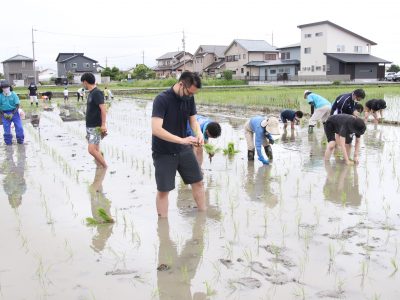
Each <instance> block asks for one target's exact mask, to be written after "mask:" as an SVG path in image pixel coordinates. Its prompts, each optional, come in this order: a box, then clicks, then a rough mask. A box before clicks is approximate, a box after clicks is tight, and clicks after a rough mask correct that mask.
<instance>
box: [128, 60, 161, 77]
mask: <svg viewBox="0 0 400 300" xmlns="http://www.w3.org/2000/svg"><path fill="white" fill-rule="evenodd" d="M155 75H156V74H155V72H154V71H153V70H152V69H150V68H149V67H147V66H146V65H144V64H138V65H136V67H135V69H134V70H133V72H132V76H133V78H135V79H149V78H155Z"/></svg>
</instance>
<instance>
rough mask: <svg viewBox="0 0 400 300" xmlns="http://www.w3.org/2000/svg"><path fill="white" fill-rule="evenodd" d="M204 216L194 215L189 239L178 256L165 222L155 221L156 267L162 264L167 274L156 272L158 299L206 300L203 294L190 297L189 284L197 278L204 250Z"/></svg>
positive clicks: (160, 219)
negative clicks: (156, 240)
mask: <svg viewBox="0 0 400 300" xmlns="http://www.w3.org/2000/svg"><path fill="white" fill-rule="evenodd" d="M205 222H206V213H205V212H196V214H195V218H194V221H193V227H192V236H191V238H190V239H188V240H187V241H186V242H185V244H184V245H183V247H182V250H181V252H180V254H178V249H177V245H176V243H175V242H173V241H172V240H171V237H170V230H169V223H168V219H167V218H159V219H158V229H157V232H158V238H159V241H160V246H159V251H158V265H161V264H165V265H167V266H168V267H170V268H169V269H167V270H164V271H162V270H159V271H157V282H158V291H159V297H160V299H171V300H172V299H173V300H175V299H206V294H205V293H201V292H196V293H194V295H193V296H192V293H191V289H190V288H191V280H192V279H193V278H194V276H195V275H196V270H197V266H198V264H199V262H200V259H201V257H202V253H203V249H204V225H205Z"/></svg>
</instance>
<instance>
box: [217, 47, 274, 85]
mask: <svg viewBox="0 0 400 300" xmlns="http://www.w3.org/2000/svg"><path fill="white" fill-rule="evenodd" d="M224 54H225V69H226V70H231V71H232V72H233V78H235V79H246V80H259V79H260V77H263V76H266V74H263V76H260V67H259V66H258V63H260V62H262V63H265V62H271V61H275V60H277V59H278V54H279V51H278V50H277V49H276V48H275V47H274V46H272V45H270V44H269V43H267V42H266V41H264V40H243V39H235V40H233V42H232V43H231V44H230V45H229V46H228V48H227V49H226V51H225V53H224ZM264 72H265V69H264Z"/></svg>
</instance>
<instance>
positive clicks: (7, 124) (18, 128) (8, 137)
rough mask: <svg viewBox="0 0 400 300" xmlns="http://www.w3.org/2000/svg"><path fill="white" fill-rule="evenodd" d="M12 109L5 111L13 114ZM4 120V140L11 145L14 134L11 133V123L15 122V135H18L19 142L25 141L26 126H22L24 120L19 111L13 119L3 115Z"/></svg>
mask: <svg viewBox="0 0 400 300" xmlns="http://www.w3.org/2000/svg"><path fill="white" fill-rule="evenodd" d="M12 112H13V111H12V110H8V111H4V113H5V114H12ZM1 119H2V121H3V129H4V135H3V136H4V142H5V143H6V144H7V145H11V143H12V134H11V123H14V127H15V135H16V137H17V142H18V144H23V143H24V128H23V127H22V121H21V118H20V117H19V113H18V112H16V113H15V114H14V115H13V117H12V119H11V120H8V119H6V118H4V115H3V116H1Z"/></svg>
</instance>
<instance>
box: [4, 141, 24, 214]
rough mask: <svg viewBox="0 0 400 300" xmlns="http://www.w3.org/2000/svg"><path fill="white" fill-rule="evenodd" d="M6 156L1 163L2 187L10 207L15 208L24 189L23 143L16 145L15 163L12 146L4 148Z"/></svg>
mask: <svg viewBox="0 0 400 300" xmlns="http://www.w3.org/2000/svg"><path fill="white" fill-rule="evenodd" d="M5 154H6V157H5V159H4V161H3V163H2V165H1V169H0V172H1V173H3V174H4V175H5V177H4V179H3V188H4V191H5V192H6V194H7V195H8V201H9V202H10V205H11V207H12V208H17V207H18V206H20V205H21V203H22V195H23V194H24V193H25V191H26V182H25V178H24V173H25V159H26V154H25V145H18V146H17V163H15V162H14V147H13V146H7V147H6V148H5Z"/></svg>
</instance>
